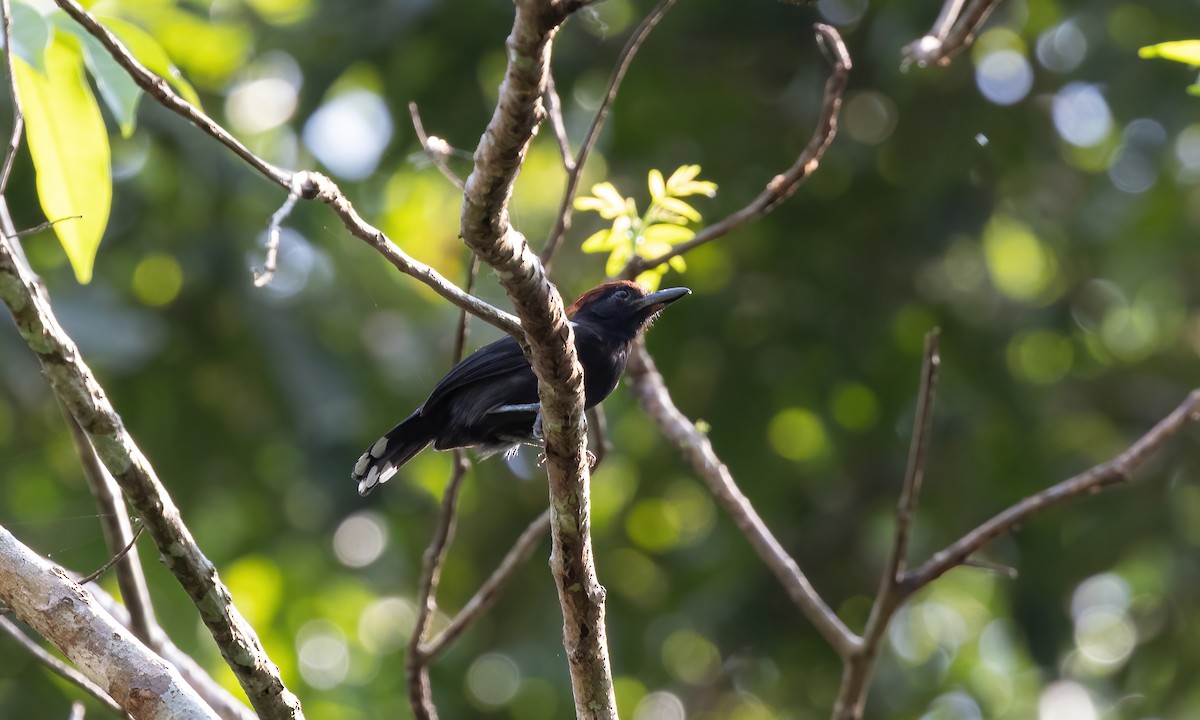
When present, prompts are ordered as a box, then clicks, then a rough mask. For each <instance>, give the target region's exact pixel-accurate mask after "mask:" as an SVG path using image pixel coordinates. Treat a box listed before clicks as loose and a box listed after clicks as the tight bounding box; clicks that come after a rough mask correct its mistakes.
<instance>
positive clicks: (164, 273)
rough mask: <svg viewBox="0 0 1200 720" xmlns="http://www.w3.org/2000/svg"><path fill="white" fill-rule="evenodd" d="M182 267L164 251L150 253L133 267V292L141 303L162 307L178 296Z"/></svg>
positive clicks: (181, 282)
mask: <svg viewBox="0 0 1200 720" xmlns="http://www.w3.org/2000/svg"><path fill="white" fill-rule="evenodd" d="M181 289H183V268H182V267H180V265H179V261H178V260H176V259H175V258H174V257H173V256H171V255H167V254H166V253H152V254H150V255H147V256H146V257H144V258H142V260H141V262H139V263H138V264H137V267H135V268H134V269H133V294H134V295H135V296H136V297H137V299H138V301H139V302H141V303H142V304H143V305H149V306H151V307H162V306H163V305H168V304H170V303H171V301H172V300H174V299H175V298H177V297H179V291H180V290H181Z"/></svg>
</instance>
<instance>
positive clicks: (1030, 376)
mask: <svg viewBox="0 0 1200 720" xmlns="http://www.w3.org/2000/svg"><path fill="white" fill-rule="evenodd" d="M1007 355H1008V368H1009V370H1010V371H1011V372H1012V374H1013V375H1014V376H1015V377H1017V378H1020V379H1021V380H1025V381H1027V382H1030V383H1033V384H1034V385H1050V384H1053V383H1056V382H1058V381H1059V380H1061V379H1062V378H1063V376H1064V375H1066V374H1067V373H1068V372H1070V370H1071V364H1072V362H1073V361H1074V359H1075V349H1074V347H1073V346H1072V345H1071V341H1070V340H1069V339H1068V338H1066V337H1063V336H1062V335H1059V334H1058V333H1056V332H1053V331H1050V330H1032V331H1028V332H1023V333H1020V334H1019V335H1017V336H1016V337H1014V338H1013V339H1012V341H1011V342H1010V343H1009V344H1008V353H1007Z"/></svg>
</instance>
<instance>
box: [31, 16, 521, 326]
mask: <svg viewBox="0 0 1200 720" xmlns="http://www.w3.org/2000/svg"><path fill="white" fill-rule="evenodd" d="M54 1H55V3H56V4H57V5H58V6H59V7H61V8H62V9H63V10H64V11H65V12H66V13H67V14H68V15H70V16H71V17H72V18H73V19H74V20H75V21H76V22H78V23H79V24H80V25H82V26H83V27H84V29H85V30H87V31H88V32H89V33H91V34H92V35H94V36H95V37H96V38H97V39H98V40H99V41H100V43H101V44H102V45H104V47H105V48H106V49H107V50H108V51H109V53H111V54H112V56H113V59H115V60H116V61H117V63H118V64H119V65H121V67H123V68H125V70H126V72H128V73H129V75H130V77H132V78H133V80H134V82H136V83H137V84H138V85H139V86H140V87H141V88H142V89H143V90H145V91H146V93H147V94H148V95H149V96H150V97H151V98H153V99H154V100H156V101H157V102H159V103H160V104H162V105H163V106H164V107H166V108H167V109H168V110H172V111H174V112H175V113H177V114H178V115H180V116H182V117H183V118H185V119H187V120H188V121H190V122H192V123H193V124H194V125H195V126H196V127H198V128H200V129H201V130H202V131H204V132H205V133H206V134H208V135H210V136H211V137H213V138H214V139H216V140H217V141H218V142H220V143H222V144H223V145H225V146H226V147H228V148H229V149H230V150H232V151H233V152H234V154H236V155H237V156H238V157H240V158H242V159H243V160H245V161H246V163H248V164H249V165H250V166H251V167H253V168H254V169H255V170H257V171H259V172H260V173H262V174H263V175H264V176H265V177H267V178H268V179H269V180H271V181H272V182H274V183H276V184H277V185H279V186H281V187H283V188H284V189H285V190H287V191H288V192H292V191H293V189H298V190H297V192H298V194H299V196H300V197H301V198H302V199H304V200H320V201H321V202H323V203H325V204H326V205H328V206H329V207H330V208H331V209H332V210H333V212H334V214H336V215H337V216H338V217H339V218H340V219H341V220H342V224H343V225H345V226H346V229H347V230H348V231H349V232H350V234H351V235H353V236H354V237H356V238H358V239H360V240H363V241H364V242H366V243H367V244H368V245H370V246H371V247H373V248H375V249H376V250H377V251H379V253H380V254H381V255H383V256H384V258H385V259H386V260H387V261H388V262H389V263H391V264H392V266H393V267H395V268H396V269H397V270H399V271H400V272H402V273H404V274H405V275H408V276H410V277H413V278H415V279H417V280H419V281H421V282H423V283H425V284H426V285H428V286H429V287H430V288H432V289H433V291H434V292H436V293H437V294H438V295H441V296H442V297H443V298H445V299H447V300H449V301H450V302H451V303H453V304H454V305H457V306H458V307H460V308H463V309H465V310H467V311H469V312H470V313H471V314H473V315H475V316H477V317H479V318H481V319H483V320H484V321H486V322H488V323H490V324H492V325H495V326H496V327H498V328H500V329H501V330H503V331H504V332H506V333H508V334H510V335H512V336H514V337H516V338H518V339H521V338H523V335H522V333H521V327H520V323H519V322H518V321H517V319H516V318H515V317H513V316H512V315H511V314H509V313H506V312H504V311H503V310H500V309H498V308H495V307H492V306H491V305H489V304H488V303H486V302H484V301H483V300H480V299H479V298H477V297H473V296H471V295H468V294H467V293H464V292H463V291H462V290H460V289H459V288H458V287H456V286H455V285H454V284H453V283H451V282H450V281H449V280H447V279H446V278H445V277H443V276H442V275H441V274H440V273H438V272H437V271H436V270H434V269H433V268H431V267H429V266H428V265H426V264H425V263H422V262H419V261H417V260H415V259H414V258H412V257H410V256H409V255H408V254H407V253H405V252H404V251H403V250H401V249H400V248H399V247H397V246H396V245H395V243H393V242H392V241H391V240H390V239H389V238H388V237H387V235H385V234H384V232H383V231H382V230H380V229H379V228H377V227H374V226H373V225H370V224H369V223H367V222H366V221H364V220H363V219H362V217H360V216H359V214H358V211H356V210H355V209H354V206H353V205H351V203H350V200H349V199H347V198H346V196H345V194H344V193H343V192H342V190H341V188H340V187H338V185H337V184H336V183H334V182H333V181H332V180H330V179H329V178H327V177H325V176H324V175H321V174H320V173H316V172H308V171H303V172H298V173H290V172H287V171H284V170H281V169H279V168H277V167H275V166H273V165H271V164H270V163H268V162H267V161H265V160H263V159H262V158H259V157H258V156H256V155H255V154H254V153H252V152H250V151H249V150H248V149H247V148H246V147H245V146H244V145H242V144H241V143H240V142H239V141H238V140H237V139H235V138H234V137H233V136H232V135H231V134H230V133H229V131H228V130H226V129H225V128H223V127H221V126H220V125H219V124H217V123H216V122H215V121H214V120H212V119H211V118H209V117H208V116H207V115H205V114H204V113H203V112H201V111H200V110H198V109H197V108H195V107H193V106H192V105H191V104H190V103H188V102H187V101H186V100H184V99H183V98H181V97H180V96H179V95H178V94H176V93H175V91H174V90H172V89H171V87H170V85H168V84H167V82H166V81H165V80H163V79H162V78H161V77H159V76H157V75H155V74H154V73H152V72H150V71H149V70H147V69H146V68H145V67H143V66H142V65H141V63H139V62H138V61H137V60H136V59H134V57H133V56H132V55H131V54H130V53H129V51H128V50H126V49H125V46H124V45H122V44H121V42H120V40H118V39H117V38H116V37H115V36H114V35H113V34H112V33H110V32H109V31H108V30H107V29H106V28H105V27H104V26H103V25H101V24H100V22H99V21H98V20H96V18H95V17H94V16H92V15H91V14H90V13H88V11H87V10H84V9H83V8H82V7H81V6H80V5H79V4H78V3H77V2H75V0H54Z"/></svg>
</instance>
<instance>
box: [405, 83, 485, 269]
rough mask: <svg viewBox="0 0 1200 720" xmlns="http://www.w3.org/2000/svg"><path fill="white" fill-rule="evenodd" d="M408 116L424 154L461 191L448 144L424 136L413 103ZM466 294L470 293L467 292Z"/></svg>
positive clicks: (423, 130) (460, 182) (461, 180)
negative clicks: (449, 162)
mask: <svg viewBox="0 0 1200 720" xmlns="http://www.w3.org/2000/svg"><path fill="white" fill-rule="evenodd" d="M408 114H409V115H410V116H412V124H413V130H416V132H417V139H418V140H419V141H420V142H421V148H422V149H424V150H425V154H426V155H428V156H429V159H430V160H431V161H432V162H433V164H434V166H435V167H437V169H438V170H440V171H441V172H442V175H445V176H446V179H447V180H449V181H450V182H452V183H454V186H455V187H456V188H458V189H459V190H462V189H463V179H462V178H460V177H459V176H458V175H457V174H455V172H454V171H453V170H451V169H450V166H449V165H448V164H446V156H448V155H449V154H450V144H449V143H447V142H446V141H445V140H443V139H441V138H438V137H430V136H429V135H427V134H425V125H424V123H422V122H421V111H420V110H418V109H417V104H416V103H415V102H410V103H409V104H408ZM467 292H471V291H470V290H468V291H467Z"/></svg>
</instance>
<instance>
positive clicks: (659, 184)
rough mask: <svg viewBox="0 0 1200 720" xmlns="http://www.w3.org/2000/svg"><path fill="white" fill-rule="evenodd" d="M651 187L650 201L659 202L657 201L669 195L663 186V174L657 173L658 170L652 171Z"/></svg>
mask: <svg viewBox="0 0 1200 720" xmlns="http://www.w3.org/2000/svg"><path fill="white" fill-rule="evenodd" d="M649 185H650V199H651V200H657V199H659V198H661V197H662V196H663V195H666V194H667V189H666V186H664V185H663V176H662V173H660V172H659V171H657V170H651V171H650V178H649Z"/></svg>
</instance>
